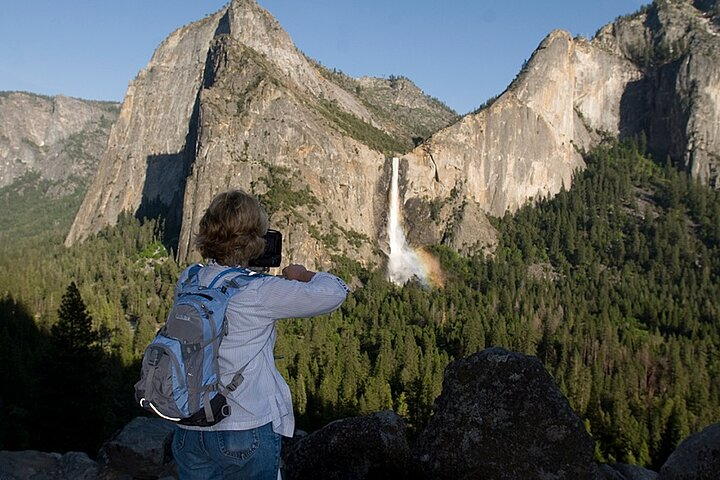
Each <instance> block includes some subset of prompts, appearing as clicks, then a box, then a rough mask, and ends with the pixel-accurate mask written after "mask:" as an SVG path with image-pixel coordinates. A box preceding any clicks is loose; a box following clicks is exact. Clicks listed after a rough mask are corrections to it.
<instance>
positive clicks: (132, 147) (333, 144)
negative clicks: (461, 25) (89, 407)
mask: <svg viewBox="0 0 720 480" xmlns="http://www.w3.org/2000/svg"><path fill="white" fill-rule="evenodd" d="M706 3H710V4H713V5H714V2H712V1H709V2H706ZM707 8H711V7H707ZM716 28H717V27H716V25H715V24H714V23H713V22H711V21H709V20H708V19H707V18H705V17H704V16H703V12H702V11H700V10H698V9H696V8H695V7H693V6H692V5H690V4H688V3H687V2H668V1H664V2H662V3H661V4H660V3H659V4H658V5H655V6H652V7H650V8H648V9H645V10H644V11H641V12H640V13H638V14H636V15H634V16H631V17H627V18H623V19H619V20H618V21H616V22H615V23H614V24H612V25H610V26H608V27H606V28H604V29H602V30H601V31H600V32H599V33H598V35H597V36H596V38H594V39H593V40H592V41H589V40H585V39H582V38H572V37H571V36H570V35H569V34H568V33H566V32H562V31H555V32H552V33H551V34H550V35H549V36H548V37H547V38H546V39H545V40H544V41H543V43H542V44H541V45H540V47H539V48H538V49H537V51H536V52H535V53H534V54H533V56H532V58H531V59H530V61H529V62H528V63H527V65H526V66H525V67H524V68H523V70H522V71H521V72H520V74H519V75H518V77H517V78H516V79H515V81H514V82H513V83H512V84H511V85H510V86H509V87H508V89H507V90H506V91H505V92H504V93H503V94H502V95H501V96H500V97H499V98H498V99H497V100H496V101H495V102H494V103H492V104H491V105H490V106H488V107H486V108H484V109H482V110H480V111H478V112H475V113H472V114H469V115H466V116H465V117H463V118H461V119H460V120H457V121H456V119H457V118H456V116H455V114H454V112H451V111H449V109H447V108H443V107H442V106H441V105H439V104H438V102H436V101H434V102H433V101H432V99H429V98H428V97H426V96H424V95H422V92H420V91H419V90H418V89H417V88H416V87H415V86H414V85H412V83H411V82H409V80H407V79H402V78H391V79H389V80H381V79H368V78H361V79H351V78H349V77H347V76H345V75H343V74H342V73H339V72H335V71H333V72H330V71H328V70H326V69H324V68H323V67H321V66H319V65H317V64H316V63H314V62H312V61H310V60H308V59H307V58H306V57H305V56H304V55H303V54H302V53H301V52H299V51H298V50H297V49H296V48H295V46H294V45H293V43H292V41H291V40H290V38H289V37H288V35H287V34H286V33H285V32H284V31H283V30H282V28H281V27H280V25H279V24H278V23H277V21H276V20H275V19H274V18H273V17H272V16H271V15H270V14H269V13H268V12H267V11H265V10H263V9H262V8H260V7H259V6H258V5H257V4H256V3H255V2H254V1H253V0H234V1H232V2H231V3H230V4H229V5H228V6H227V7H226V8H225V9H223V10H221V11H220V12H218V13H217V14H215V15H212V16H209V17H207V18H205V19H204V20H201V21H199V22H197V23H194V24H192V25H189V26H187V27H184V28H181V29H179V30H178V31H176V32H174V33H173V34H172V35H171V36H170V37H169V38H168V39H167V40H166V41H165V42H163V44H161V45H160V47H159V48H158V50H157V51H156V53H155V55H154V56H153V59H152V60H151V62H150V64H149V65H148V67H147V68H146V69H145V70H143V71H142V72H141V73H140V74H139V75H138V77H137V78H136V79H135V81H133V82H132V84H131V85H130V88H129V89H128V93H127V96H126V99H125V101H124V103H123V106H122V111H121V114H120V118H119V119H118V122H117V123H116V125H115V127H114V128H113V130H112V134H111V137H110V141H109V145H108V148H107V150H106V151H105V153H104V155H103V158H102V161H101V164H100V167H99V169H98V173H97V176H96V178H95V182H94V184H93V186H92V188H91V189H90V191H89V193H88V195H87V197H86V199H85V202H84V203H83V205H82V207H81V209H80V211H79V213H78V215H77V217H76V219H75V223H74V225H73V227H72V229H71V231H70V234H69V235H68V237H67V240H66V243H67V244H71V243H74V242H76V241H78V240H80V239H82V238H85V237H86V236H87V235H89V234H91V233H93V232H96V231H98V230H99V229H100V228H102V227H103V226H106V225H111V224H114V223H115V221H116V219H117V217H118V215H119V214H120V213H121V212H123V211H130V212H131V213H134V214H135V215H136V216H140V217H141V216H150V217H153V216H164V217H165V218H166V224H165V225H166V229H167V230H168V231H167V232H166V237H167V238H169V239H170V240H169V241H170V242H171V244H172V246H174V247H175V248H176V252H177V254H178V258H179V260H180V261H186V260H191V259H196V258H197V254H196V253H195V252H194V251H193V248H192V238H193V234H194V233H195V232H196V231H197V225H198V222H199V219H200V217H201V215H202V213H203V212H204V210H205V208H206V207H207V205H208V204H209V201H210V199H211V198H212V197H213V196H214V195H215V194H216V193H218V192H220V191H222V190H226V189H228V188H243V189H246V190H249V191H251V192H253V193H255V194H257V195H259V196H260V197H261V200H262V201H263V202H264V203H265V204H266V206H268V209H269V210H270V211H271V213H272V216H271V224H272V225H273V227H275V228H279V229H281V230H283V231H284V233H285V240H286V242H285V256H286V260H290V261H295V262H303V263H308V264H309V265H310V266H315V267H325V266H327V264H328V263H329V260H330V257H331V255H333V254H342V255H346V256H348V257H352V258H355V259H359V260H360V261H361V262H363V263H367V264H375V263H378V262H379V261H380V260H381V253H380V252H382V251H383V250H385V249H386V246H387V240H386V233H385V231H386V222H387V218H386V217H387V214H386V212H387V206H388V199H387V195H388V190H389V183H390V180H389V179H390V174H391V167H390V161H389V157H390V156H391V153H390V152H392V151H398V150H402V149H403V148H405V147H398V145H409V146H411V145H412V144H413V141H415V142H418V141H420V140H422V139H425V140H424V141H423V143H421V144H420V145H418V146H417V147H415V148H414V150H411V151H409V153H406V154H404V155H401V162H400V194H401V204H402V205H404V207H405V217H406V219H407V221H406V223H407V224H408V225H407V226H408V230H409V231H408V235H407V238H408V240H409V242H410V243H411V244H414V245H423V244H428V243H437V242H443V243H446V244H449V245H451V246H453V247H454V248H456V249H458V250H459V251H461V252H463V253H471V252H476V251H492V249H493V248H494V245H495V243H496V241H497V240H496V232H495V231H494V229H493V228H492V227H491V226H490V225H489V223H488V222H487V220H486V218H485V215H486V214H487V213H490V214H492V215H503V214H504V213H505V212H506V211H514V210H516V209H517V208H519V207H521V206H522V205H524V204H526V203H528V202H532V201H535V200H537V199H539V198H541V197H547V196H552V195H554V194H556V193H557V192H558V191H560V189H561V188H563V186H565V187H569V186H570V184H571V181H572V175H573V173H574V172H575V171H576V170H578V169H582V168H584V162H583V159H582V156H581V154H580V152H581V151H582V150H587V149H589V148H590V147H592V146H593V145H595V144H596V143H597V142H598V141H599V140H600V139H601V137H602V136H603V135H606V134H607V135H610V136H623V135H635V134H638V133H640V132H645V133H646V135H647V137H648V143H649V145H650V147H651V148H652V149H654V151H661V152H667V153H669V154H670V155H673V156H675V157H676V158H677V159H678V161H679V162H684V164H685V165H686V166H687V168H688V170H690V171H692V172H693V173H694V174H695V175H696V176H698V177H699V178H701V179H703V180H704V181H707V182H708V183H711V184H714V182H715V178H716V173H717V172H716V170H717V166H716V165H715V164H716V163H717V162H716V160H717V158H718V157H717V156H718V152H719V151H720V148H719V146H718V145H717V142H718V141H720V140H718V138H720V132H718V128H720V122H719V121H717V120H718V118H717V116H718V96H720V94H719V93H718V75H719V73H718V72H719V71H718V68H717V65H718V62H717V61H716V58H715V57H716V55H717V53H716V52H717V51H720V49H717V48H711V47H712V46H713V45H714V43H713V42H715V41H716V35H715V29H716ZM688 32H690V33H688ZM683 42H685V43H687V45H686V44H685V43H683ZM667 45H670V46H672V48H670V47H668V48H665V47H664V46H667ZM661 47H662V48H661ZM680 47H682V49H680ZM663 48H665V49H663ZM674 49H680V50H674ZM668 52H670V53H668ZM672 52H675V53H672ZM677 52H681V53H677ZM666 57H667V58H666ZM713 62H714V63H713ZM668 99H669V100H668ZM451 122H454V123H452V124H451ZM448 125H449V126H448ZM432 132H435V133H434V134H433V135H431V136H429V137H428V135H429V133H432ZM386 134H388V135H390V136H393V135H394V136H395V137H396V138H397V137H400V138H401V141H400V142H399V143H395V144H392V146H387V145H388V144H387V143H383V142H384V141H385V140H386V139H387V138H389V137H388V136H387V135H386ZM383 135H385V136H383ZM408 148H410V147H408ZM405 151H407V149H406V150H405Z"/></svg>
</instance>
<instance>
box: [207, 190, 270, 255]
mask: <svg viewBox="0 0 720 480" xmlns="http://www.w3.org/2000/svg"><path fill="white" fill-rule="evenodd" d="M267 229H268V217H267V214H266V213H265V210H264V209H263V208H262V206H261V205H260V202H259V201H258V199H257V198H255V197H254V196H252V195H249V194H247V193H245V192H244V191H242V190H230V191H227V192H223V193H220V194H218V195H217V196H216V197H215V198H214V199H213V201H212V202H210V206H209V207H208V208H207V210H206V211H205V214H204V215H203V217H202V219H200V231H199V233H198V235H197V237H196V239H195V245H196V246H197V248H198V250H200V253H201V254H202V256H203V257H205V258H208V259H213V260H215V261H216V262H218V263H219V264H221V265H228V266H247V265H248V262H249V261H250V260H251V259H253V258H256V257H258V256H260V255H261V254H262V253H263V251H264V250H265V239H264V238H263V236H264V235H265V234H266V233H267Z"/></svg>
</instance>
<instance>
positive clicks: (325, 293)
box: [257, 265, 350, 319]
mask: <svg viewBox="0 0 720 480" xmlns="http://www.w3.org/2000/svg"><path fill="white" fill-rule="evenodd" d="M283 275H284V277H273V278H271V279H268V280H266V281H264V282H263V286H262V295H261V297H262V298H258V299H257V300H258V301H259V303H260V304H259V305H257V307H258V308H261V309H262V310H264V311H265V313H266V314H267V315H268V316H269V317H272V318H275V319H278V318H298V317H312V316H315V315H322V314H324V313H330V312H332V311H333V310H335V309H337V308H338V307H339V306H340V305H342V303H343V301H345V298H346V296H347V293H348V292H349V291H350V290H349V289H348V287H347V285H345V282H343V281H342V280H341V279H340V278H338V277H336V276H335V275H332V274H330V273H325V272H312V271H309V270H307V269H306V268H305V267H303V266H302V265H289V266H287V267H285V268H284V269H283Z"/></svg>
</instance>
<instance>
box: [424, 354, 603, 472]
mask: <svg viewBox="0 0 720 480" xmlns="http://www.w3.org/2000/svg"><path fill="white" fill-rule="evenodd" d="M593 448H594V444H593V440H592V439H591V438H590V435H589V434H588V433H587V431H586V430H585V428H584V427H583V424H582V421H581V420H580V418H578V416H577V415H576V414H575V412H573V410H572V409H571V408H570V405H569V404H568V402H567V400H566V399H565V397H564V396H563V395H562V394H561V393H560V390H559V389H558V386H557V385H556V383H555V382H554V380H553V379H552V378H551V377H550V375H549V374H548V373H547V371H546V370H545V368H544V367H543V365H542V363H541V362H540V360H539V359H537V358H536V357H530V356H526V355H522V354H519V353H512V352H508V351H506V350H504V349H501V348H491V349H486V350H484V351H482V352H479V353H477V354H475V355H472V356H470V357H468V358H464V359H461V360H457V361H455V362H452V363H451V364H450V365H448V367H447V368H446V370H445V378H444V382H443V391H442V393H441V395H440V397H438V398H437V400H436V401H435V411H434V415H433V416H432V418H431V419H430V422H429V424H428V426H427V427H426V428H425V430H424V431H423V432H422V433H421V434H420V436H419V438H418V441H417V443H416V445H415V447H414V449H413V453H412V459H413V462H412V464H411V465H412V468H413V470H414V472H413V473H414V475H413V478H433V479H437V478H452V479H465V478H468V479H469V478H492V479H498V480H499V479H518V478H536V479H551V478H552V479H564V478H566V479H585V478H587V479H595V478H596V477H597V476H598V468H597V465H596V464H595V463H594V460H593Z"/></svg>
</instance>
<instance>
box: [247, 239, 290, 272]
mask: <svg viewBox="0 0 720 480" xmlns="http://www.w3.org/2000/svg"><path fill="white" fill-rule="evenodd" d="M263 238H264V239H265V251H264V252H263V254H262V255H260V256H259V257H257V258H253V259H252V260H250V266H251V267H256V268H257V267H259V268H270V267H279V266H280V263H281V262H282V233H280V232H278V231H277V230H268V231H267V233H266V234H265V236H264V237H263Z"/></svg>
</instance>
